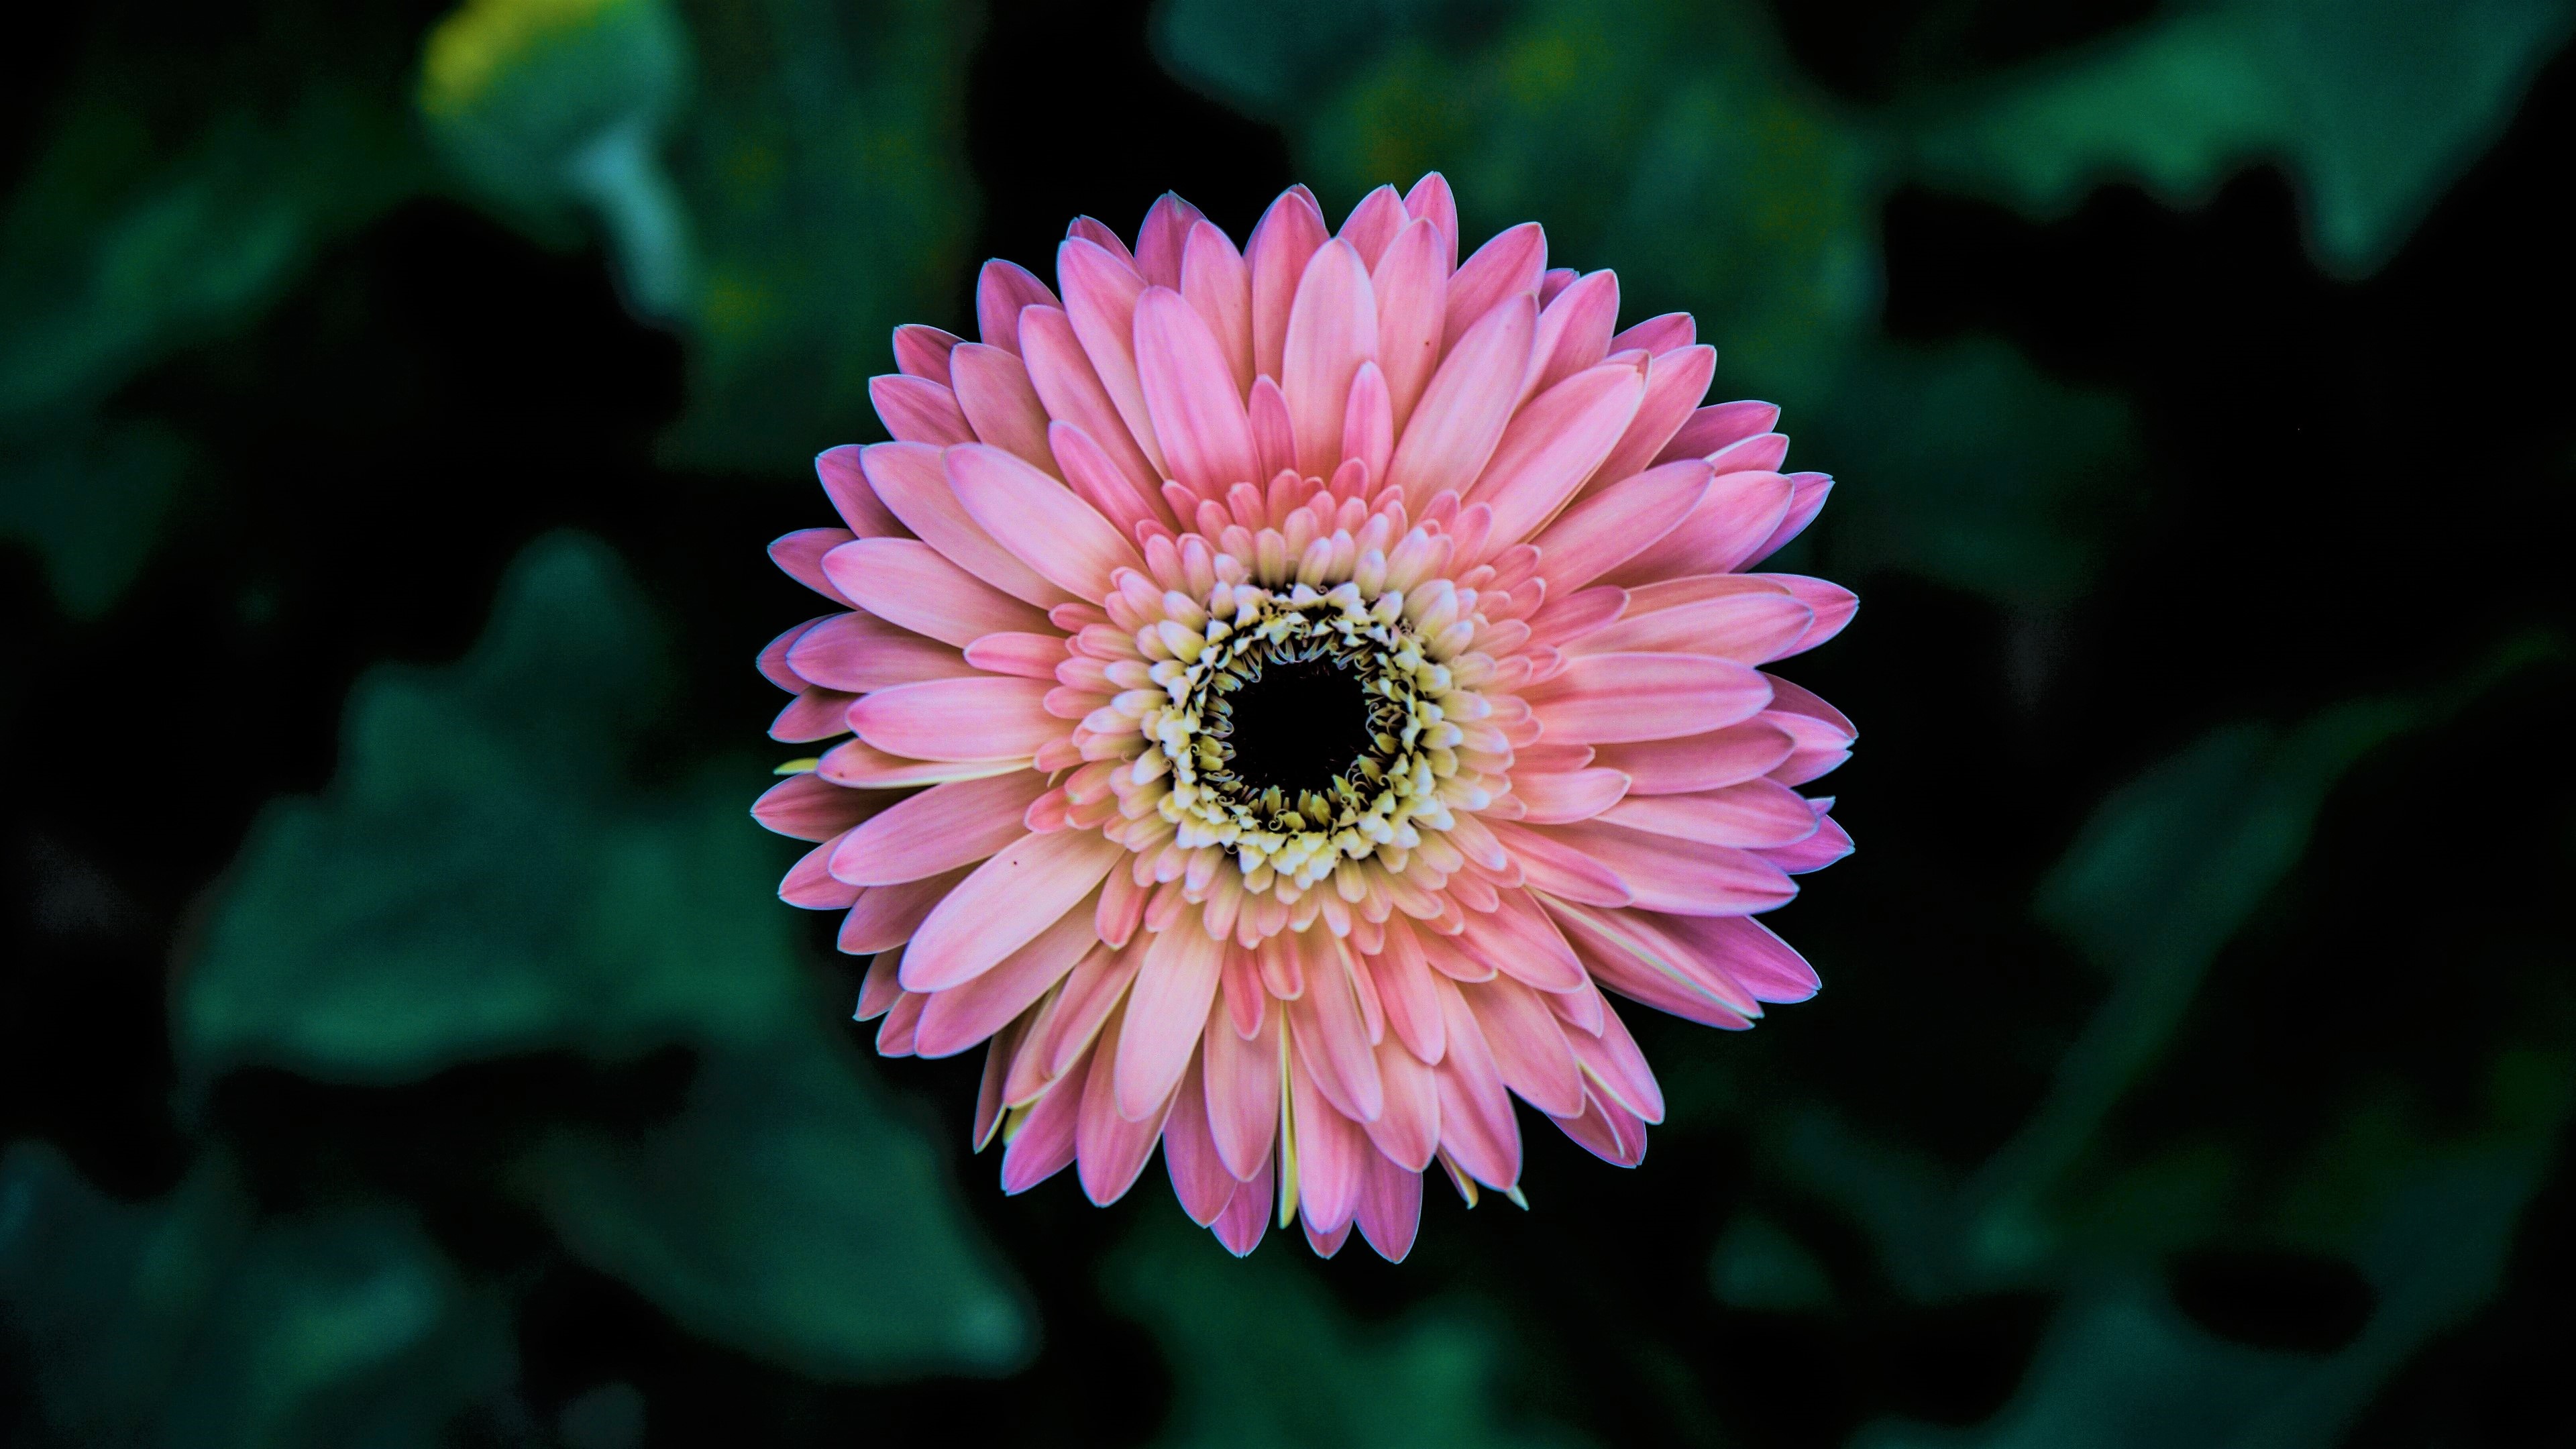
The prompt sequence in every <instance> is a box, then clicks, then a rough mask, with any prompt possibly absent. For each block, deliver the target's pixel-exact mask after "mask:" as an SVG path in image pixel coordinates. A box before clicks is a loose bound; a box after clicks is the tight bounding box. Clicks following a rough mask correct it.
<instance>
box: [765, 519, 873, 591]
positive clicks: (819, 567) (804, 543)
mask: <svg viewBox="0 0 2576 1449" xmlns="http://www.w3.org/2000/svg"><path fill="white" fill-rule="evenodd" d="M852 536H853V535H852V534H851V533H850V532H849V531H848V530H847V529H840V528H800V529H798V530H796V531H795V532H794V533H790V534H786V535H783V536H781V537H780V538H778V539H776V540H774V541H772V542H771V544H770V545H769V561H770V562H771V563H774V564H776V565H778V567H779V569H780V571H781V572H783V573H785V574H786V575H787V576H788V577H789V578H791V579H794V580H795V581H796V582H798V583H800V584H803V585H804V586H805V587H807V588H809V589H812V590H813V591H814V592H816V593H818V594H821V595H822V596H823V597H824V598H827V599H829V600H831V601H832V602H833V603H836V604H840V605H842V606H844V607H847V606H848V605H849V603H850V600H848V599H847V598H844V597H843V596H842V594H841V591H840V590H839V589H837V588H835V587H833V585H832V581H831V578H830V576H829V575H827V574H826V573H825V572H824V571H823V560H824V558H825V557H826V556H827V555H829V554H830V553H831V551H832V550H834V549H836V548H839V547H840V546H841V545H842V544H845V543H848V542H849V541H850V539H851V538H852Z"/></svg>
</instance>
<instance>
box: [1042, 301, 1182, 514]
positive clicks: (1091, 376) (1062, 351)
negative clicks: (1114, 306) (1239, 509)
mask: <svg viewBox="0 0 2576 1449" xmlns="http://www.w3.org/2000/svg"><path fill="white" fill-rule="evenodd" d="M1020 356H1021V358H1022V359H1023V360H1024V361H1025V362H1026V363H1027V365H1028V369H1029V383H1030V385H1031V386H1033V387H1035V388H1036V389H1037V390H1038V397H1039V398H1040V400H1042V401H1044V402H1045V403H1046V410H1047V416H1049V417H1051V418H1053V419H1055V420H1056V422H1057V423H1059V424H1068V423H1069V424H1071V425H1072V426H1074V427H1076V428H1079V429H1081V430H1082V433H1083V436H1085V437H1087V438H1089V439H1090V440H1091V441H1092V443H1093V444H1095V445H1096V446H1097V447H1098V448H1099V450H1100V453H1101V455H1102V456H1103V457H1105V458H1107V459H1108V460H1109V462H1110V464H1111V465H1112V466H1113V467H1115V468H1116V469H1117V470H1118V473H1119V475H1120V476H1121V477H1123V478H1125V479H1126V480H1127V482H1128V485H1129V486H1130V487H1132V488H1133V489H1135V491H1136V492H1138V493H1139V494H1142V495H1144V496H1146V497H1148V498H1150V497H1153V496H1155V494H1156V491H1157V490H1158V489H1159V488H1160V487H1161V485H1162V469H1161V467H1160V466H1159V465H1158V464H1157V463H1156V462H1155V461H1154V457H1159V456H1160V455H1159V454H1157V455H1154V456H1153V457H1149V456H1148V455H1147V454H1146V452H1145V450H1144V449H1143V448H1141V447H1139V446H1137V442H1136V435H1135V434H1134V433H1132V432H1130V431H1129V430H1128V425H1127V420H1126V418H1125V417H1123V416H1121V415H1120V413H1119V411H1118V405H1117V404H1116V403H1115V402H1112V401H1111V400H1110V396H1109V389H1108V388H1106V387H1104V386H1102V385H1101V381H1100V375H1099V374H1098V373H1096V372H1094V371H1093V370H1092V367H1091V359H1090V357H1088V356H1087V355H1085V354H1084V352H1083V350H1082V342H1081V340H1080V339H1079V338H1078V337H1076V336H1075V335H1074V330H1073V322H1072V319H1070V318H1068V317H1066V316H1065V314H1064V313H1063V312H1062V311H1060V310H1058V309H1057V308H1054V307H1032V308H1030V309H1029V310H1028V311H1027V312H1025V313H1023V314H1021V317H1020ZM1047 441H1048V444H1049V445H1050V446H1051V447H1053V448H1055V450H1056V462H1057V463H1058V464H1059V465H1060V466H1062V467H1063V468H1064V469H1065V478H1066V480H1067V481H1068V482H1070V481H1072V479H1073V471H1072V470H1073V465H1072V463H1071V461H1070V460H1068V459H1067V458H1065V457H1064V455H1063V448H1062V445H1061V444H1060V443H1058V442H1057V440H1056V438H1055V437H1054V430H1052V429H1051V430H1050V432H1049V436H1048V439H1047ZM1102 511H1103V512H1108V511H1109V510H1107V509H1103V510H1102Z"/></svg>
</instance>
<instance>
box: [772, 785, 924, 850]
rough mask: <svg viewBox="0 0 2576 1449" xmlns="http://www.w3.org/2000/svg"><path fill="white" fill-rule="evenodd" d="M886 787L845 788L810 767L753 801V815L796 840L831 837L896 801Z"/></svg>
mask: <svg viewBox="0 0 2576 1449" xmlns="http://www.w3.org/2000/svg"><path fill="white" fill-rule="evenodd" d="M895 798H896V797H895V796H894V795H893V794H891V793H889V792H886V791H883V790H844V789H842V788H841V787H840V786H838V785H835V784H833V783H831V782H830V781H828V780H822V779H818V778H816V777H815V776H814V774H813V773H812V772H811V771H808V772H806V773H804V774H801V775H790V776H788V777H787V778H786V779H784V780H781V781H779V782H778V783H777V784H775V785H772V786H770V787H769V788H768V789H767V790H765V791H763V792H762V793H761V796H760V798H759V799H758V800H755V801H753V802H752V805H751V818H752V819H754V820H757V821H759V822H760V824H761V827H762V828H763V829H766V830H771V831H775V832H776V833H778V834H780V835H785V836H789V837H792V838H794V839H797V840H829V839H831V838H832V837H833V836H835V835H838V834H840V833H841V832H842V831H844V830H847V829H849V828H850V827H851V826H853V825H856V824H858V823H859V822H860V821H862V820H865V819H867V818H868V817H869V816H871V815H874V814H876V813H877V812H878V811H880V810H883V809H885V808H886V807H887V806H889V805H892V804H893V803H894V802H895Z"/></svg>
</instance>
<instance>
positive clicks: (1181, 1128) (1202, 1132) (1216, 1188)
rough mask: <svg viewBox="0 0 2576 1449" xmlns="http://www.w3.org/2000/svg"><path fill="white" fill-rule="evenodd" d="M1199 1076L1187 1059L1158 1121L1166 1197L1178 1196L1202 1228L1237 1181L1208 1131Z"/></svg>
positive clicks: (1230, 1195)
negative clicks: (1166, 1112)
mask: <svg viewBox="0 0 2576 1449" xmlns="http://www.w3.org/2000/svg"><path fill="white" fill-rule="evenodd" d="M1200 1078H1201V1073H1200V1071H1199V1063H1198V1059H1197V1058H1196V1057H1192V1058H1191V1059H1190V1067H1189V1070H1188V1071H1185V1072H1183V1073H1181V1086H1180V1091H1179V1093H1178V1094H1177V1095H1175V1096H1174V1097H1173V1098H1172V1112H1171V1115H1170V1116H1168V1117H1166V1118H1164V1119H1163V1168H1164V1170H1165V1171H1167V1172H1169V1173H1170V1174H1171V1175H1172V1195H1173V1196H1174V1197H1177V1198H1179V1199H1180V1200H1181V1211H1183V1212H1185V1213H1188V1214H1189V1215H1190V1221H1191V1222H1194V1223H1196V1224H1198V1225H1199V1226H1200V1227H1203V1228H1204V1227H1207V1226H1208V1225H1210V1224H1212V1223H1214V1222H1215V1221H1216V1220H1217V1216H1218V1215H1219V1214H1220V1213H1223V1212H1224V1211H1225V1206H1226V1204H1227V1203H1230V1202H1232V1201H1234V1194H1235V1191H1236V1189H1237V1187H1238V1186H1239V1184H1237V1183H1236V1182H1235V1180H1234V1174H1233V1173H1231V1172H1229V1171H1227V1170H1226V1166H1225V1160H1224V1159H1223V1158H1220V1157H1218V1156H1217V1155H1216V1139H1215V1138H1214V1137H1212V1136H1210V1135H1209V1134H1208V1115H1207V1092H1206V1090H1205V1088H1204V1087H1203V1086H1202V1085H1201V1082H1200Z"/></svg>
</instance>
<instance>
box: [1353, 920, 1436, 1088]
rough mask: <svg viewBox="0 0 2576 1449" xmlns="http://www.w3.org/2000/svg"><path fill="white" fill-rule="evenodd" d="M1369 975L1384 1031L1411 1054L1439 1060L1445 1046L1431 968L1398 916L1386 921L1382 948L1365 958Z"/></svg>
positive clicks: (1408, 929)
mask: <svg viewBox="0 0 2576 1449" xmlns="http://www.w3.org/2000/svg"><path fill="white" fill-rule="evenodd" d="M1369 975H1370V977H1371V978H1372V979H1374V980H1375V981H1376V982H1377V993H1378V1004H1379V1007H1380V1009H1381V1010H1383V1011H1384V1012H1385V1013H1386V1025H1387V1030H1388V1031H1389V1032H1391V1033H1393V1034H1394V1036H1395V1038H1396V1039H1397V1040H1399V1041H1401V1042H1403V1043H1404V1048H1405V1050H1406V1051H1409V1052H1411V1053H1412V1054H1413V1055H1414V1056H1416V1057H1418V1058H1420V1059H1421V1060H1423V1061H1426V1062H1437V1061H1439V1060H1440V1056H1441V1053H1442V1052H1444V1051H1446V1050H1447V1049H1448V1040H1447V1038H1446V1037H1444V1036H1443V1035H1442V1033H1441V1030H1440V998H1439V996H1438V995H1436V994H1435V993H1434V992H1433V991H1432V989H1431V967H1430V964H1429V963H1428V962H1427V961H1426V960H1425V959H1424V958H1423V954H1422V944H1421V942H1420V941H1419V940H1417V939H1415V937H1414V934H1413V927H1412V926H1411V925H1409V924H1407V923H1406V922H1405V921H1404V920H1402V919H1401V918H1397V919H1393V920H1390V921H1388V922H1387V923H1386V949H1385V950H1383V951H1380V952H1379V953H1378V954H1376V955H1375V956H1372V957H1370V958H1369Z"/></svg>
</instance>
